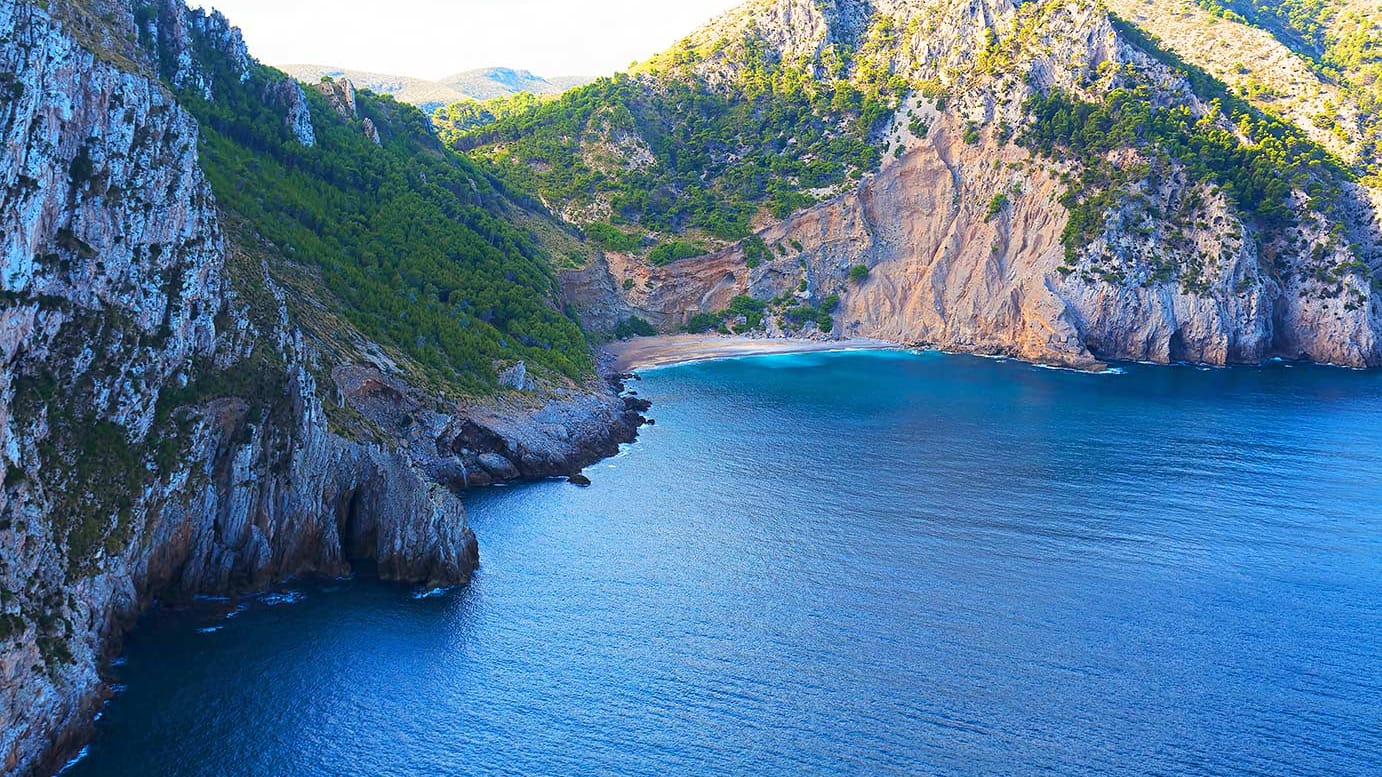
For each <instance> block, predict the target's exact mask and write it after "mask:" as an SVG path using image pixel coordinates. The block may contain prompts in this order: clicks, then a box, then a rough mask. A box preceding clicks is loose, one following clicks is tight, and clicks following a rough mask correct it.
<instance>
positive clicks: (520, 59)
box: [191, 0, 742, 79]
mask: <svg viewBox="0 0 1382 777" xmlns="http://www.w3.org/2000/svg"><path fill="white" fill-rule="evenodd" d="M740 2H742V0H193V2H192V3H191V4H192V5H201V6H203V7H213V8H218V9H220V11H221V12H222V13H224V14H225V15H226V17H227V18H229V19H230V21H231V23H232V24H234V25H236V26H237V27H239V28H240V29H241V30H243V31H244V34H245V42H246V43H248V44H249V49H250V53H251V54H253V55H254V56H255V57H256V58H257V59H259V60H260V61H262V62H265V63H267V64H270V65H290V64H314V65H334V66H336V67H342V68H351V69H355V70H370V71H376V72H381V73H392V74H395V75H408V76H415V77H419V78H431V79H435V78H441V77H442V76H445V75H449V74H451V73H456V72H460V71H463V70H472V69H475V68H481V67H492V66H504V67H513V68H525V69H528V70H531V71H533V72H534V73H537V74H538V75H542V76H566V75H579V76H601V75H608V74H611V73H614V72H616V71H619V70H624V69H626V68H627V67H628V66H629V64H630V63H632V62H634V61H638V60H642V59H645V58H647V57H649V56H651V55H653V54H656V53H658V52H659V51H662V50H663V49H665V48H667V47H668V46H670V45H671V44H673V43H675V42H676V41H678V40H680V39H681V38H683V37H685V36H686V34H687V33H690V32H691V31H692V30H694V29H696V28H697V27H699V26H700V25H702V24H704V23H705V22H707V21H709V20H710V19H711V18H712V17H714V16H715V15H716V14H719V13H721V12H723V11H726V10H728V9H729V8H732V7H734V6H735V5H738V4H739V3H740Z"/></svg>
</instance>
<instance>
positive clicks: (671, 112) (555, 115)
mask: <svg viewBox="0 0 1382 777" xmlns="http://www.w3.org/2000/svg"><path fill="white" fill-rule="evenodd" d="M879 25H880V27H879V29H877V30H875V34H874V35H873V36H872V37H871V38H870V41H871V42H872V43H871V46H872V47H870V44H864V45H853V44H846V43H831V44H829V45H826V46H825V47H823V48H822V50H821V52H820V54H819V55H818V56H816V57H815V58H812V59H800V60H798V59H790V58H783V57H780V56H778V55H777V54H775V53H773V52H770V51H769V49H768V47H767V46H766V44H765V43H764V42H763V41H761V40H758V39H755V38H752V37H745V38H743V39H728V38H722V39H718V40H715V41H714V42H712V43H708V44H704V43H697V42H694V41H693V40H692V39H688V40H686V41H683V42H682V43H680V44H679V45H678V46H677V47H675V48H673V49H672V50H671V51H669V52H667V53H665V54H663V55H661V56H659V57H658V58H656V59H655V60H653V61H652V62H650V63H648V64H647V65H644V66H642V67H641V68H639V69H638V70H637V71H636V72H635V73H634V74H632V75H627V74H621V75H616V76H614V77H612V78H605V79H601V80H599V81H597V82H595V83H593V84H590V85H588V86H585V87H582V88H580V89H576V90H573V91H570V92H567V93H566V94H564V95H562V96H561V97H560V98H558V99H556V100H549V101H543V100H537V99H534V98H524V97H520V98H509V99H503V100H498V101H492V102H489V103H483V104H482V103H461V104H456V105H452V106H450V107H448V108H444V109H440V110H438V111H437V113H436V114H435V116H434V121H435V122H436V123H437V124H438V127H439V131H440V134H441V136H442V138H443V139H445V140H446V141H447V142H448V143H450V144H451V145H453V146H454V147H456V148H458V149H460V150H463V151H466V152H468V153H470V154H472V155H474V156H475V157H477V158H479V159H483V160H485V161H486V162H487V163H488V164H490V165H492V166H493V169H494V170H495V171H496V172H497V174H498V175H500V176H502V177H503V178H504V179H505V180H507V181H511V182H513V184H514V185H515V186H516V187H518V188H521V189H523V190H525V191H529V192H532V193H534V194H536V195H537V196H539V197H540V198H541V199H542V200H543V201H544V202H546V203H548V204H549V206H550V207H552V208H554V209H558V208H559V209H561V210H562V215H564V216H566V217H567V218H568V219H569V220H571V221H573V222H575V223H578V224H582V225H584V226H586V227H587V228H588V229H590V230H591V234H592V235H593V236H594V237H595V238H596V239H597V240H599V241H600V242H602V243H606V246H607V247H609V248H612V249H614V250H626V251H627V250H637V249H639V248H640V247H641V246H642V245H643V243H642V242H641V241H640V238H641V237H642V236H643V235H646V234H647V233H655V234H657V235H663V236H677V235H684V234H687V233H697V234H701V235H704V236H706V237H708V238H710V239H712V240H716V241H720V242H723V241H737V240H740V239H742V238H745V237H747V236H748V235H749V234H750V232H751V225H752V223H753V220H754V219H755V217H757V216H759V215H760V214H771V215H772V216H775V217H777V218H784V217H786V216H787V215H789V214H790V213H792V212H793V211H795V210H798V209H800V208H802V207H805V206H807V205H810V204H812V203H813V202H815V201H816V199H817V197H818V196H820V195H821V194H822V193H823V192H827V191H831V190H833V188H834V187H837V186H839V185H841V184H843V183H845V182H847V181H850V180H853V179H857V178H859V177H861V176H862V175H864V174H865V173H867V172H870V171H872V170H874V169H876V168H877V166H878V164H879V162H880V159H881V150H880V148H879V146H878V143H877V142H876V141H877V137H876V132H877V130H878V129H879V128H880V127H881V126H882V125H883V123H884V122H886V120H887V119H888V118H889V117H890V116H891V115H892V112H893V110H894V109H895V108H896V107H897V105H898V104H899V102H900V100H901V98H902V97H903V95H904V94H905V93H906V92H907V90H908V89H909V87H910V85H909V84H908V82H907V81H906V80H905V79H902V78H900V77H897V76H895V75H893V74H892V73H891V72H890V70H889V69H888V68H887V66H886V65H885V64H883V62H884V60H883V58H882V57H881V56H880V55H879V52H880V51H882V50H883V48H884V47H885V46H886V45H887V43H888V42H889V41H891V40H892V36H894V35H895V34H896V33H897V31H895V30H893V29H892V28H891V27H890V26H888V25H889V23H888V20H886V19H883V18H880V21H879ZM707 68H710V69H713V70H714V71H715V72H716V73H724V74H728V75H727V76H726V78H725V79H723V80H718V81H713V82H712V80H711V79H710V78H708V77H707V76H706V74H705V72H704V71H705V70H706V69H707ZM612 225H618V227H619V230H617V231H618V232H619V233H620V234H624V235H626V236H629V240H630V242H627V243H621V244H613V245H612V244H609V243H607V242H606V241H605V240H604V239H602V238H605V237H607V236H610V235H612V234H613V233H612V232H611V228H612ZM597 230H598V231H597ZM648 242H649V243H650V244H651V243H656V242H657V240H655V239H654V240H651V241H648ZM673 245H675V244H673ZM656 250H657V249H654V251H656ZM668 251H670V252H671V253H670V254H669V253H667V252H668ZM691 255H694V254H690V253H689V252H687V251H685V250H681V249H679V248H677V249H663V252H662V253H659V254H658V259H659V260H664V261H671V260H675V259H676V258H682V257H684V256H691Z"/></svg>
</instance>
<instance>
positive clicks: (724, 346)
mask: <svg viewBox="0 0 1382 777" xmlns="http://www.w3.org/2000/svg"><path fill="white" fill-rule="evenodd" d="M904 348H905V346H903V345H901V344H899V343H893V342H888V341H886V340H873V339H868V338H853V339H849V340H806V339H794V338H773V337H743V336H739V335H656V336H654V337H635V338H632V339H630V340H618V341H615V342H612V343H608V344H606V345H605V346H603V348H602V349H601V350H602V351H603V352H604V353H605V354H608V355H609V357H610V358H611V359H612V361H611V365H612V366H613V368H614V369H615V370H616V371H618V372H632V371H634V370H640V369H651V368H654V367H670V366H673V365H677V364H689V363H692V362H700V361H711V360H715V359H733V358H737V357H741V356H772V355H779V354H793V353H824V352H829V351H896V350H903V349H904Z"/></svg>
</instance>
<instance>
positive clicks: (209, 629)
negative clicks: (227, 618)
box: [197, 626, 225, 634]
mask: <svg viewBox="0 0 1382 777" xmlns="http://www.w3.org/2000/svg"><path fill="white" fill-rule="evenodd" d="M223 628H225V627H224V626H203V627H201V628H200V629H197V633H198V634H215V633H216V632H218V631H220V630H221V629H223Z"/></svg>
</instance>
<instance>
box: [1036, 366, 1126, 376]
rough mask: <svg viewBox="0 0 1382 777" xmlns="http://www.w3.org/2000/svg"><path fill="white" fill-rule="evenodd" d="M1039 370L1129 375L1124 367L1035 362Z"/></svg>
mask: <svg viewBox="0 0 1382 777" xmlns="http://www.w3.org/2000/svg"><path fill="white" fill-rule="evenodd" d="M1032 366H1033V367H1035V368H1037V369H1039V370H1051V371H1052V372H1073V373H1075V374H1076V375H1127V374H1128V371H1127V370H1125V369H1123V368H1122V367H1109V368H1108V369H1106V370H1099V371H1097V372H1096V371H1094V370H1080V369H1076V368H1074V367H1059V366H1057V365H1054V364H1033V365H1032Z"/></svg>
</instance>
